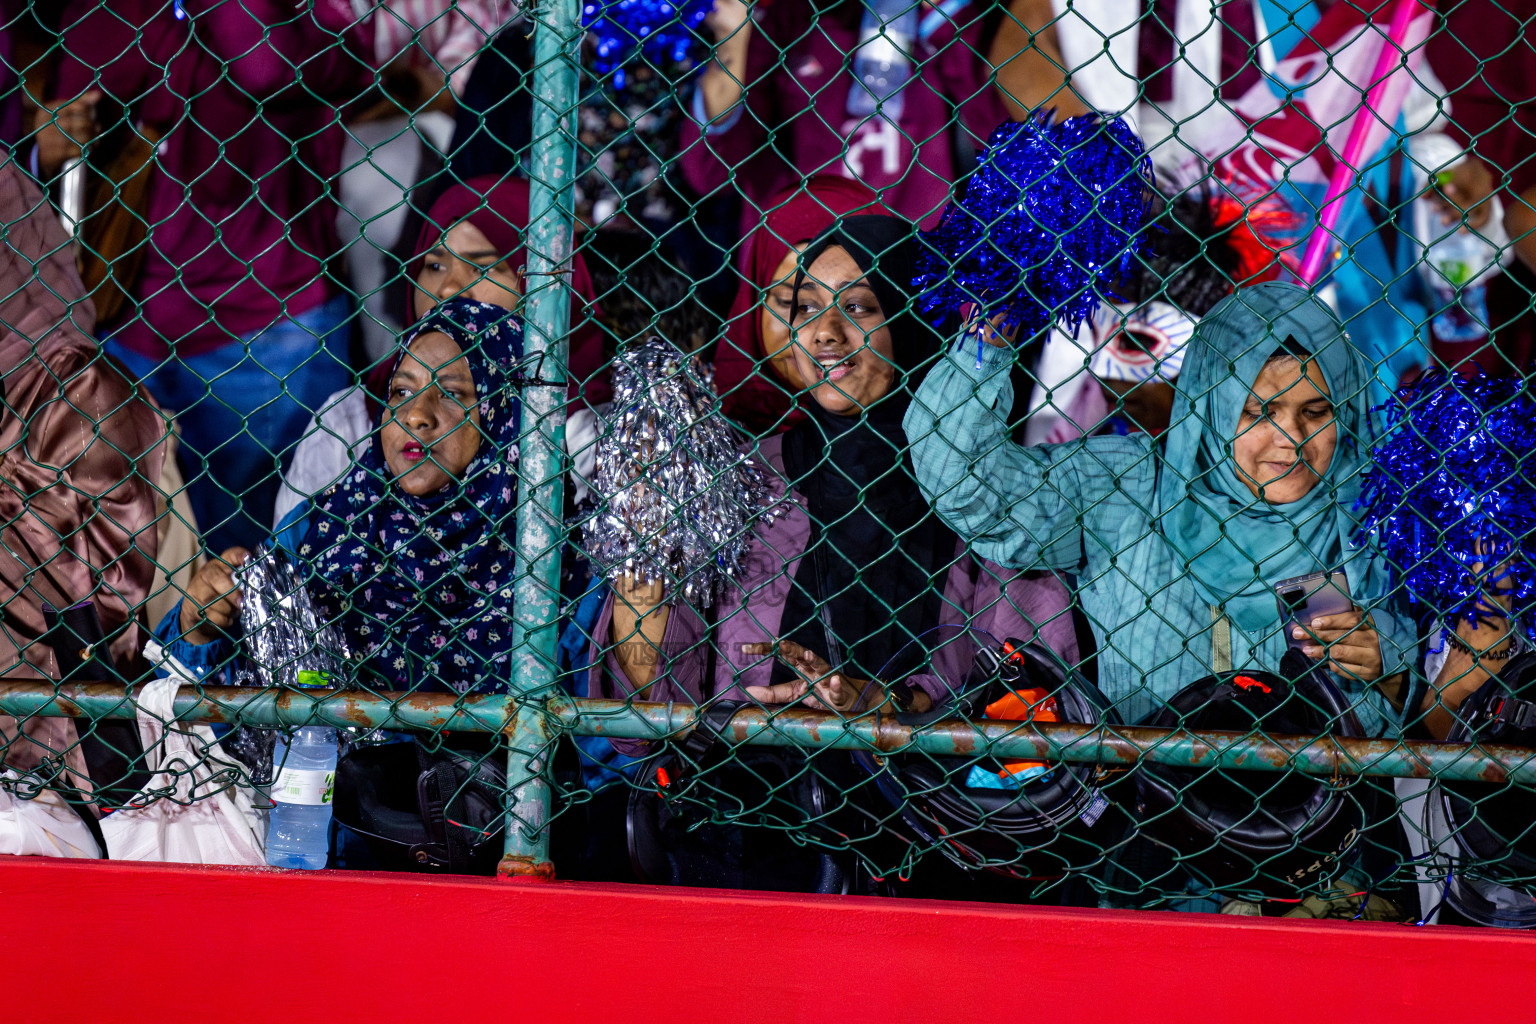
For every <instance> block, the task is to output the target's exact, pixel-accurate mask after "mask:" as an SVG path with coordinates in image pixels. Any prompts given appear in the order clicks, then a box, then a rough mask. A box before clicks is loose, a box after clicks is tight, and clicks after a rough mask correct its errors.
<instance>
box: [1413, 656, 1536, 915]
mask: <svg viewBox="0 0 1536 1024" xmlns="http://www.w3.org/2000/svg"><path fill="white" fill-rule="evenodd" d="M1533 680H1536V654H1523V655H1520V656H1519V657H1517V658H1515V659H1513V660H1512V661H1511V662H1510V663H1509V664H1508V665H1507V666H1505V668H1504V671H1503V672H1501V673H1500V674H1499V675H1498V676H1497V677H1494V678H1491V679H1489V680H1488V682H1486V683H1484V684H1483V685H1482V686H1481V687H1479V688H1478V691H1477V692H1476V693H1474V694H1473V695H1472V696H1470V697H1468V698H1467V699H1466V700H1465V701H1464V702H1462V705H1461V708H1460V713H1459V715H1458V716H1457V719H1458V720H1457V722H1456V724H1455V725H1454V726H1453V727H1452V728H1451V732H1450V735H1449V736H1447V737H1446V739H1447V741H1448V742H1451V743H1470V742H1473V741H1474V740H1475V741H1477V742H1478V743H1482V744H1494V743H1498V744H1510V745H1513V746H1518V747H1532V746H1536V701H1533V700H1531V699H1530V698H1532V697H1536V692H1528V691H1529V684H1530V683H1531V682H1532V681H1533ZM1521 693H1525V698H1521V697H1519V696H1516V695H1517V694H1521ZM1427 810H1428V814H1427V815H1426V819H1427V820H1426V824H1427V825H1428V830H1429V832H1430V836H1431V838H1432V839H1433V840H1434V842H1435V846H1436V850H1437V852H1438V853H1439V855H1440V857H1441V858H1442V863H1441V865H1440V867H1441V868H1443V869H1444V870H1446V872H1447V874H1448V876H1449V877H1448V882H1449V884H1448V885H1447V886H1446V891H1445V898H1446V902H1448V903H1449V904H1450V905H1451V906H1452V907H1454V908H1455V909H1456V910H1457V911H1458V912H1460V913H1461V914H1463V915H1464V916H1465V917H1467V918H1468V919H1470V920H1472V921H1475V922H1476V923H1478V924H1482V925H1488V926H1490V927H1495V928H1536V812H1533V810H1532V801H1531V792H1530V790H1529V789H1528V788H1526V787H1523V786H1517V785H1515V784H1513V783H1508V782H1459V781H1458V782H1443V783H1440V784H1439V785H1438V787H1437V793H1436V794H1435V795H1434V796H1432V797H1431V798H1430V799H1429V800H1428V801H1427Z"/></svg>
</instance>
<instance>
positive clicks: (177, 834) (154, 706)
mask: <svg viewBox="0 0 1536 1024" xmlns="http://www.w3.org/2000/svg"><path fill="white" fill-rule="evenodd" d="M144 656H145V657H146V658H147V659H149V661H150V662H151V663H156V662H160V661H162V660H163V661H164V666H165V668H166V669H167V670H168V671H169V672H170V675H169V676H167V677H166V678H164V679H154V680H151V681H150V682H148V683H145V684H144V685H143V686H142V687H140V688H139V692H138V704H139V737H140V738H141V739H142V740H143V741H144V758H145V761H146V767H147V768H148V769H149V770H150V771H152V772H154V773H155V775H154V776H153V777H152V778H151V779H150V781H149V783H148V785H146V786H145V787H144V790H143V792H141V793H140V794H139V795H138V796H136V797H134V799H133V800H131V801H129V803H128V805H127V806H125V807H124V808H123V809H122V810H119V811H116V812H114V813H112V814H109V815H107V817H106V818H105V819H103V820H102V823H101V831H102V834H103V835H104V836H105V837H106V840H107V852H108V853H109V854H110V856H111V857H112V859H113V860H154V861H169V862H172V863H178V864H265V863H266V853H265V841H266V824H265V821H264V820H263V818H264V816H263V815H261V814H259V813H258V812H257V810H256V808H255V806H254V805H253V803H252V800H251V791H250V788H249V787H248V786H246V785H241V784H240V783H242V782H244V780H245V776H244V774H243V770H242V768H241V766H240V765H239V764H238V763H236V762H234V761H232V760H229V759H228V758H225V757H223V756H222V755H221V754H220V753H219V748H218V743H217V741H216V740H215V739H214V736H213V730H212V729H210V728H209V727H208V726H206V725H198V726H187V725H178V724H176V723H175V722H174V721H173V719H174V718H175V703H176V691H177V690H178V689H180V688H181V686H182V684H183V683H192V682H195V679H194V678H193V676H192V673H191V672H190V671H189V670H188V669H187V668H186V667H185V666H183V665H182V664H181V663H180V662H178V661H176V659H174V658H171V657H167V656H165V655H164V654H163V652H162V650H161V648H160V646H159V645H158V644H155V643H150V644H148V645H146V647H145V649H144ZM167 724H169V725H170V728H167V727H166V726H167ZM172 794H173V795H172Z"/></svg>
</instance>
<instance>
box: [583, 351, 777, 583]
mask: <svg viewBox="0 0 1536 1024" xmlns="http://www.w3.org/2000/svg"><path fill="white" fill-rule="evenodd" d="M710 376H711V375H710V371H709V370H708V369H707V368H705V367H704V366H703V365H702V364H701V363H700V362H699V360H698V359H696V358H693V357H690V356H687V355H684V354H683V353H682V352H680V351H679V350H678V349H677V348H676V347H675V346H674V345H672V344H671V343H669V342H667V341H664V340H662V339H660V338H654V337H653V338H648V339H646V340H645V341H643V342H641V343H640V344H638V345H634V346H631V347H629V348H626V349H625V350H623V351H622V352H620V353H619V356H618V359H617V360H616V362H615V366H614V372H613V391H614V398H613V406H612V408H613V418H612V419H611V421H610V422H609V423H608V425H607V428H606V430H605V431H604V434H603V438H602V440H601V441H600V442H599V444H598V449H597V480H596V484H595V487H594V490H595V491H596V495H597V507H596V509H595V511H594V512H593V513H592V515H591V517H590V518H589V519H588V520H587V523H586V528H585V530H584V531H583V533H584V540H585V548H586V551H587V556H588V557H589V558H590V559H591V560H592V564H593V568H594V570H595V571H597V572H599V573H601V574H602V575H604V576H606V577H608V578H609V579H613V578H616V577H618V576H621V575H627V576H633V577H636V578H637V579H644V580H647V581H649V582H657V581H660V582H662V583H664V584H666V586H667V589H668V592H669V596H668V599H669V600H676V599H678V598H679V597H680V598H681V599H683V600H686V601H689V602H692V603H694V604H706V603H711V602H713V601H715V600H716V599H717V598H718V597H719V596H720V593H721V591H722V590H723V589H724V587H725V584H726V581H727V580H728V579H730V577H732V576H733V575H735V573H736V570H737V568H738V567H739V566H740V564H741V558H742V555H743V553H744V552H745V550H746V546H747V541H748V534H749V531H750V530H751V528H752V526H753V524H754V523H756V522H757V521H758V520H759V519H760V518H762V517H763V516H765V515H767V514H768V512H769V510H767V509H765V507H764V506H765V505H766V500H767V488H766V486H765V484H764V480H763V471H762V469H761V468H760V467H758V466H757V464H756V463H754V462H753V461H752V460H751V459H749V458H747V457H746V456H744V455H742V453H741V451H740V448H739V445H740V438H738V437H737V435H736V432H735V430H734V429H733V428H732V427H731V425H730V424H729V423H728V422H727V421H726V420H725V418H724V417H723V416H721V415H720V413H719V403H718V399H717V398H716V397H715V392H714V387H713V382H712V381H711V379H710Z"/></svg>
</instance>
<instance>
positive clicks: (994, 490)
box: [904, 337, 1414, 736]
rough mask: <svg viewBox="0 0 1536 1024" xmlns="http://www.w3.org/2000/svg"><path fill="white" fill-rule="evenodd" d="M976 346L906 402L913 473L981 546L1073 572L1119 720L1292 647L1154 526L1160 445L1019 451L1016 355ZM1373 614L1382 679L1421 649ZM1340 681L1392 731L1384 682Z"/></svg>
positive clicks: (1018, 561) (1362, 711) (1263, 663)
mask: <svg viewBox="0 0 1536 1024" xmlns="http://www.w3.org/2000/svg"><path fill="white" fill-rule="evenodd" d="M976 348H977V346H976V342H975V340H974V338H963V337H962V338H961V339H959V340H958V341H956V342H955V344H954V345H952V346H951V348H950V350H949V352H948V354H947V355H946V356H945V357H944V358H942V359H941V360H939V362H938V363H937V364H936V365H935V366H934V367H933V369H932V370H930V371H929V373H928V376H927V378H926V379H925V380H924V382H923V384H922V386H921V387H920V388H919V389H918V392H917V395H916V398H915V400H914V401H913V402H912V404H911V407H910V408H909V410H908V412H907V416H906V420H905V424H904V425H905V429H906V434H907V437H908V439H909V441H910V443H911V445H912V458H913V462H914V465H915V467H916V470H917V479H918V482H919V483H920V485H921V486H922V489H923V491H924V493H925V494H926V495H927V496H928V499H929V500H930V501H931V502H932V503H933V505H934V508H935V509H936V510H937V511H938V512H939V514H940V515H941V516H942V517H943V518H944V520H945V521H946V522H947V523H949V525H950V526H951V527H952V528H953V529H954V530H955V531H956V532H957V533H958V534H960V535H961V536H962V537H964V538H966V539H967V540H968V541H969V542H970V545H971V551H972V552H973V553H974V554H975V555H977V556H979V557H982V558H986V559H990V560H991V561H993V562H996V563H998V564H1000V565H1003V566H1007V567H1009V568H1021V569H1022V568H1049V569H1056V570H1061V571H1065V572H1070V573H1074V574H1075V575H1076V576H1077V580H1078V586H1077V600H1078V604H1079V607H1080V608H1081V609H1082V611H1083V613H1084V615H1085V617H1086V618H1087V621H1088V624H1089V627H1090V628H1091V629H1092V631H1093V635H1094V639H1095V640H1096V641H1097V644H1098V675H1099V686H1100V688H1101V689H1102V690H1103V691H1104V695H1105V696H1106V697H1107V698H1108V699H1109V700H1110V701H1111V702H1112V703H1113V704H1114V706H1115V709H1116V711H1117V713H1118V714H1119V716H1120V718H1121V720H1122V721H1125V722H1128V723H1134V722H1140V721H1143V720H1145V719H1146V718H1148V717H1149V716H1151V715H1152V714H1154V713H1156V712H1157V711H1158V710H1160V709H1161V705H1162V702H1163V701H1164V700H1166V699H1168V698H1171V697H1172V696H1173V695H1174V694H1175V693H1177V692H1178V691H1179V690H1181V689H1183V688H1184V687H1185V686H1187V685H1189V684H1190V683H1192V682H1194V681H1196V680H1197V679H1200V678H1202V677H1204V676H1207V675H1210V674H1212V673H1213V672H1215V671H1218V670H1225V669H1243V668H1253V669H1263V670H1267V671H1271V672H1273V671H1276V670H1277V669H1278V667H1279V664H1280V659H1281V657H1282V656H1283V655H1284V653H1285V650H1286V647H1287V643H1286V638H1285V636H1284V630H1283V629H1282V626H1281V621H1280V614H1279V610H1278V607H1277V609H1276V613H1275V618H1274V621H1273V623H1272V624H1269V625H1266V626H1264V627H1262V628H1259V629H1254V630H1246V629H1244V628H1242V627H1241V626H1240V625H1239V624H1238V623H1237V622H1235V621H1233V620H1232V619H1230V618H1228V617H1227V616H1225V615H1223V614H1222V613H1221V611H1220V609H1218V608H1214V607H1212V606H1211V605H1210V604H1209V603H1208V602H1207V601H1206V600H1205V599H1204V598H1202V596H1201V595H1200V594H1199V593H1198V592H1197V590H1196V588H1195V585H1194V582H1193V581H1192V580H1191V579H1190V578H1189V577H1188V575H1187V574H1186V573H1185V572H1184V570H1183V566H1182V561H1181V559H1180V558H1179V557H1178V555H1177V553H1176V552H1175V551H1174V550H1173V548H1172V547H1171V546H1170V545H1169V544H1168V542H1167V541H1166V540H1164V539H1163V537H1162V536H1161V534H1159V533H1158V532H1157V531H1156V530H1155V529H1154V522H1155V520H1156V515H1157V473H1158V453H1157V447H1156V441H1155V440H1154V439H1153V438H1151V437H1149V436H1148V435H1145V434H1140V435H1132V436H1129V437H1112V436H1110V437H1091V438H1085V439H1082V440H1079V441H1074V442H1070V443H1067V444H1059V445H1041V446H1038V447H1033V448H1024V447H1021V446H1020V445H1018V444H1016V443H1014V442H1013V441H1011V440H1010V439H1009V436H1008V430H1007V426H1006V422H1005V419H1004V417H1005V415H1006V414H1007V412H1008V410H1010V409H1011V408H1012V407H1013V388H1012V386H1011V384H1010V383H1009V380H1008V370H1009V367H1010V365H1011V364H1012V361H1013V358H1014V353H1013V352H1012V351H1011V350H1008V349H1002V348H997V347H995V346H992V345H984V346H982V352H981V354H980V358H979V360H978V357H977V351H976ZM1275 582H1278V581H1275ZM1357 600H1358V598H1357ZM1366 611H1367V612H1368V613H1370V614H1371V616H1372V621H1373V623H1374V624H1375V626H1376V628H1377V631H1378V633H1379V634H1380V636H1381V640H1382V660H1383V664H1384V666H1385V671H1384V675H1388V676H1390V675H1392V674H1394V673H1397V672H1399V671H1401V670H1402V669H1403V667H1404V665H1405V664H1406V663H1407V659H1408V657H1409V656H1411V652H1412V651H1413V649H1414V631H1413V627H1412V623H1411V622H1410V621H1409V620H1408V619H1407V618H1406V617H1404V616H1401V615H1398V614H1396V612H1395V611H1394V610H1393V609H1392V608H1390V607H1389V606H1387V605H1385V604H1383V605H1382V606H1380V607H1371V606H1369V605H1367V606H1366ZM1335 678H1336V679H1337V677H1335ZM1338 681H1339V683H1340V685H1341V687H1342V688H1343V689H1344V690H1345V692H1346V694H1347V695H1348V696H1349V697H1350V698H1351V699H1352V700H1353V701H1354V703H1355V707H1356V711H1357V714H1358V715H1359V718H1360V723H1361V726H1362V727H1363V728H1364V729H1365V731H1366V733H1367V735H1371V736H1379V735H1382V734H1383V733H1384V732H1386V731H1387V730H1389V729H1395V728H1396V726H1397V721H1398V719H1397V713H1396V712H1395V711H1394V710H1393V708H1392V706H1391V704H1390V703H1389V702H1388V701H1387V700H1386V698H1385V697H1384V696H1383V695H1382V694H1381V692H1380V691H1379V690H1377V689H1376V688H1375V687H1374V686H1370V685H1368V684H1366V683H1364V682H1361V681H1359V680H1353V679H1348V678H1345V679H1341V680H1338Z"/></svg>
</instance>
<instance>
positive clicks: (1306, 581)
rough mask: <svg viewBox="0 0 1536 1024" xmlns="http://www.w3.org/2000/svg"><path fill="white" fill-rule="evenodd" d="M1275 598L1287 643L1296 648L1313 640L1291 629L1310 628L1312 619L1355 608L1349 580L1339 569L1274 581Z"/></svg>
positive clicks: (1340, 613)
mask: <svg viewBox="0 0 1536 1024" xmlns="http://www.w3.org/2000/svg"><path fill="white" fill-rule="evenodd" d="M1275 599H1276V600H1277V601H1278V602H1279V604H1280V622H1281V628H1282V629H1284V630H1285V642H1286V645H1287V646H1289V647H1291V648H1294V649H1297V650H1299V649H1300V648H1301V647H1303V646H1304V645H1306V644H1310V643H1316V641H1315V640H1313V639H1312V638H1311V637H1310V636H1305V637H1303V638H1302V639H1300V640H1298V639H1296V637H1295V636H1294V635H1293V634H1292V630H1294V629H1295V628H1296V627H1297V626H1301V627H1302V628H1303V629H1310V628H1311V624H1312V620H1313V619H1316V618H1321V617H1322V616H1324V615H1342V614H1343V613H1345V612H1350V611H1354V609H1355V602H1354V599H1353V598H1351V597H1350V596H1349V579H1348V578H1347V577H1346V576H1345V575H1344V571H1343V570H1342V569H1334V570H1332V571H1330V572H1315V573H1312V574H1310V575H1308V576H1296V577H1293V578H1291V579H1288V580H1281V581H1280V582H1279V583H1276V584H1275Z"/></svg>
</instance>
